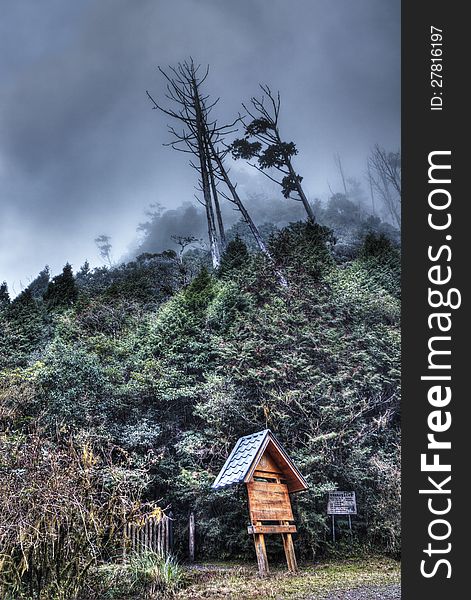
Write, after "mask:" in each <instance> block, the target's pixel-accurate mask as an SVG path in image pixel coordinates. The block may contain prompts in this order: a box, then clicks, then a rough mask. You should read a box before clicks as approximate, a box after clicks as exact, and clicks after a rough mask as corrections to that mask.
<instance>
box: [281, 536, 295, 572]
mask: <svg viewBox="0 0 471 600" xmlns="http://www.w3.org/2000/svg"><path fill="white" fill-rule="evenodd" d="M281 535H282V537H283V546H284V549H285V556H286V562H287V564H288V571H290V572H291V573H296V572H297V570H298V564H297V562H296V554H295V553H294V544H293V536H292V535H291V533H282V534H281Z"/></svg>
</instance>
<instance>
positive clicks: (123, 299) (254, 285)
mask: <svg viewBox="0 0 471 600" xmlns="http://www.w3.org/2000/svg"><path fill="white" fill-rule="evenodd" d="M160 73H161V75H162V76H163V78H164V80H165V83H166V86H167V88H166V89H167V94H166V95H165V96H164V100H165V101H166V102H167V104H165V105H161V104H160V103H159V102H160V99H159V98H157V99H155V98H154V97H153V96H152V95H151V94H150V93H149V92H148V93H147V95H148V98H149V100H150V102H151V105H152V107H153V108H155V109H156V111H157V113H156V114H158V115H162V113H163V114H164V115H165V116H166V118H167V119H170V121H171V123H172V124H171V125H170V127H169V131H170V134H171V138H172V140H171V141H170V143H169V144H167V145H170V146H172V147H174V148H176V149H179V150H183V152H185V153H186V154H190V155H191V158H190V161H191V162H190V164H191V166H192V167H194V170H195V172H196V173H197V187H196V189H197V200H198V201H199V203H200V205H201V206H202V207H203V208H202V209H195V208H194V207H191V206H190V208H189V205H183V206H182V207H181V208H180V209H174V210H165V211H164V210H163V208H162V207H159V206H155V205H154V209H153V210H152V211H150V212H149V213H148V221H147V222H146V223H144V224H142V225H141V226H140V229H141V233H143V237H142V238H141V240H140V242H139V243H138V244H137V245H136V247H135V249H136V248H137V249H138V250H137V251H135V252H134V251H133V252H131V253H130V254H129V256H128V257H127V259H126V260H124V262H122V264H121V265H116V264H114V262H113V260H112V242H111V239H110V236H108V235H106V234H105V233H103V234H102V235H99V237H97V238H96V239H95V242H96V244H97V246H98V249H99V252H100V255H101V257H102V258H103V259H104V262H105V264H106V265H107V266H103V267H98V268H94V269H91V268H90V265H89V264H88V263H85V264H84V265H83V266H82V267H80V268H78V269H77V268H76V270H75V272H74V270H73V268H72V266H71V265H70V264H69V263H67V264H66V265H65V266H64V268H63V271H62V273H60V274H58V275H55V276H53V277H51V273H50V272H49V268H48V267H46V268H45V269H44V270H43V271H41V273H39V275H38V276H37V277H36V278H35V279H34V280H33V281H32V282H31V283H30V284H29V285H28V287H27V288H26V289H24V290H23V291H21V293H20V294H19V295H17V296H16V297H14V298H11V297H10V295H9V292H8V288H7V285H6V284H3V285H2V286H1V287H0V456H1V463H0V470H1V473H0V475H1V476H0V593H1V594H3V596H4V597H5V598H8V599H9V600H12V599H13V598H14V599H15V600H17V599H19V598H23V599H28V600H30V599H31V598H33V597H34V598H38V599H44V598H47V599H48V600H49V599H52V598H57V599H59V598H60V599H62V600H64V599H67V600H71V599H72V598H79V597H81V598H87V599H89V598H97V597H101V596H100V593H101V594H102V595H103V593H104V592H103V591H102V592H99V591H97V590H99V589H101V590H103V588H100V586H102V585H104V583H103V581H104V579H106V578H104V577H103V576H101V579H99V581H98V583H97V584H96V585H95V583H96V582H95V583H94V582H93V581H92V580H93V577H96V576H97V572H98V571H97V568H98V567H99V566H101V567H103V565H105V566H106V565H110V564H112V565H113V564H114V565H115V566H119V565H121V567H120V568H127V567H129V570H128V571H127V572H128V574H129V573H130V572H132V569H133V568H134V567H133V565H136V564H137V565H138V566H137V567H136V570H135V572H136V573H140V574H141V575H142V573H143V572H144V573H146V572H149V570H150V572H151V573H153V574H154V575H155V573H160V571H159V569H163V571H162V572H165V573H166V574H167V575H166V577H167V576H168V577H169V578H170V579H171V577H177V575H176V574H178V566H175V565H174V563H172V560H173V559H169V560H170V562H165V563H162V562H161V559H162V557H161V556H160V557H159V556H157V557H156V556H153V557H151V561H150V567H149V569H147V567H145V564H144V563H145V560H147V558H146V556H145V555H144V557H142V556H137V555H136V556H134V557H131V559H130V560H129V561H126V560H125V561H121V562H120V560H121V559H122V558H123V528H124V527H125V525H126V524H130V523H132V524H136V523H137V524H139V523H141V524H142V523H143V522H144V521H143V520H144V519H146V518H148V517H149V515H151V516H152V518H154V517H155V518H159V517H160V515H161V514H162V511H165V512H166V514H168V513H169V512H170V510H171V511H172V512H173V519H174V524H175V531H174V539H175V545H174V552H175V553H176V554H177V555H178V556H179V557H180V558H184V557H185V548H186V546H187V544H188V535H187V526H188V515H189V514H190V513H191V512H193V513H194V515H195V517H196V523H197V526H196V531H197V539H196V546H197V547H196V554H197V556H198V557H199V559H201V560H208V559H212V558H218V559H234V558H238V559H244V558H248V557H252V555H253V545H252V539H251V537H250V536H249V535H248V534H247V528H246V522H247V511H246V497H245V490H244V489H242V488H236V489H228V490H223V491H214V490H212V489H211V483H212V482H213V481H214V478H215V476H216V474H217V473H218V471H219V469H220V468H221V466H222V464H223V463H224V461H225V459H226V457H227V455H228V453H229V452H230V450H231V448H232V447H233V445H234V443H235V442H236V440H237V439H238V438H239V437H240V436H245V435H248V434H251V433H253V432H256V431H258V430H261V429H267V428H269V429H271V430H272V431H273V432H274V433H275V435H276V436H277V437H278V438H279V439H280V441H281V443H282V444H283V445H284V446H285V447H286V449H287V451H288V452H289V454H290V456H291V457H292V458H293V460H294V462H295V463H296V465H297V466H298V467H299V469H300V471H301V472H302V474H303V475H304V476H305V478H306V480H307V483H308V487H309V489H308V490H307V491H305V492H302V493H299V494H296V495H294V496H293V502H294V510H295V516H296V523H297V526H298V531H299V535H298V537H297V541H296V547H297V553H298V556H299V557H300V558H301V559H304V560H309V561H313V560H314V559H317V558H318V557H321V556H328V555H330V554H332V553H336V552H337V553H339V554H340V555H344V554H345V553H348V552H351V551H352V549H354V550H358V549H359V548H362V549H363V550H366V551H374V552H382V553H387V554H390V555H393V556H397V555H398V553H399V548H400V531H399V526H400V521H399V510H400V444H399V437H400V429H399V418H400V414H399V394H400V328H399V320H400V256H399V249H398V237H399V228H400V155H399V153H394V152H389V153H388V152H386V151H385V150H384V149H383V148H381V147H379V146H376V147H375V148H374V150H373V151H372V153H371V155H370V157H369V158H368V161H367V167H368V179H367V181H368V183H369V187H370V196H371V210H369V208H367V207H368V206H369V201H367V200H365V198H366V195H365V194H364V192H363V190H362V187H361V184H360V183H359V182H358V181H356V180H353V179H348V178H346V177H345V175H344V171H343V167H342V163H341V160H340V157H339V156H338V155H337V156H336V161H337V164H338V168H339V173H340V175H341V179H342V182H343V188H344V193H334V192H332V196H331V197H330V199H329V201H328V202H326V203H324V204H323V203H321V202H320V201H314V202H312V203H311V201H310V200H309V198H308V193H307V191H306V190H305V189H304V183H303V177H302V176H301V175H300V174H298V173H297V171H296V170H295V165H294V162H295V157H296V155H297V154H298V149H297V147H296V145H295V143H294V142H293V141H289V138H288V139H286V138H284V137H282V135H281V133H280V124H279V123H280V110H281V99H280V94H279V93H275V92H272V90H270V88H269V87H268V86H261V91H262V96H260V97H253V98H251V100H250V103H248V104H243V105H242V106H243V108H244V115H243V116H241V115H239V117H238V118H237V119H235V121H233V122H232V123H230V122H229V123H227V124H226V123H225V124H220V123H219V122H218V121H217V119H216V118H215V116H214V115H213V113H212V109H213V108H214V107H215V106H216V104H217V99H216V100H214V101H211V99H210V98H209V96H208V95H207V94H206V92H205V91H204V90H203V87H204V86H203V84H204V83H205V81H206V78H207V76H208V73H209V71H208V70H206V71H205V70H203V69H201V67H200V66H198V65H196V64H195V63H194V62H193V60H191V59H190V60H189V61H187V62H184V63H180V64H178V65H177V66H176V67H169V68H168V69H167V70H166V71H165V70H162V69H161V70H160ZM235 135H241V136H242V137H236V138H234V136H235ZM238 160H246V161H249V162H250V164H251V166H252V167H255V169H256V170H257V171H258V172H259V173H260V176H261V175H266V176H267V177H268V179H269V180H270V181H271V184H272V185H274V186H275V188H276V189H277V190H278V191H279V192H281V196H282V198H278V199H277V200H276V201H277V202H281V203H283V204H280V205H279V206H280V207H282V208H278V206H277V205H276V204H275V201H274V202H273V203H271V199H269V200H268V203H267V206H268V205H269V204H270V209H269V210H268V214H267V209H266V207H265V208H264V207H263V206H262V203H261V202H259V200H256V199H254V197H253V196H251V195H250V193H242V192H240V191H239V188H238V186H237V184H238V182H237V181H236V177H235V176H234V174H233V172H234V169H233V170H232V171H231V168H230V167H231V166H232V167H233V166H234V163H235V161H238ZM235 172H236V174H237V170H235ZM375 202H376V204H375ZM271 204H272V206H271ZM234 211H235V214H236V218H237V219H240V220H238V221H236V222H234V217H232V220H231V219H230V218H229V219H228V218H227V215H228V214H229V213H230V214H233V213H234ZM190 217H191V218H190ZM201 232H203V233H202V235H203V236H204V238H205V239H204V240H203V239H201V237H200V234H201ZM206 234H207V235H206ZM205 240H207V241H205ZM167 242H169V244H168V245H167ZM175 247H176V248H177V250H175ZM169 248H170V249H169ZM172 248H173V249H172ZM65 259H66V257H64V260H65ZM336 489H338V490H348V491H355V492H356V494H357V501H358V516H357V517H355V518H354V519H353V532H352V534H351V535H350V532H348V531H347V530H346V527H345V523H343V524H342V523H340V526H339V531H338V533H339V535H338V538H339V540H338V542H339V543H338V544H337V545H333V544H332V543H331V532H330V527H331V525H330V522H329V520H328V517H327V515H326V500H327V493H328V492H329V491H333V490H336ZM280 547H281V545H280V543H279V542H278V543H276V542H275V543H273V545H271V547H270V549H269V550H270V552H273V553H274V554H276V553H277V551H279V550H280ZM133 561H134V562H133ZM135 561H137V563H136V562H135ZM139 561H141V562H139ZM142 561H144V563H143V562H142ZM156 561H157V562H156ZM159 561H160V562H159ZM143 564H144V566H143ZM123 565H124V567H123ZM139 565H140V566H139ZM146 569H147V570H146ZM172 569H174V571H172ZM171 573H173V575H171ZM141 575H139V577H140V576H141ZM162 577H163V575H162ZM170 579H169V581H170ZM136 581H137V583H136V586H135V587H132V585H134V584H132V585H131V583H129V585H128V586H127V587H128V588H129V589H131V588H132V589H135V590H136V593H137V594H138V595H136V596H135V597H136V598H142V597H143V596H142V594H144V592H145V590H144V587H143V586H142V585H141V580H140V579H139V578H137V579H136V580H135V582H136ZM165 581H166V580H165ZM113 585H114V583H113V584H111V583H110V584H109V586H108V591H109V590H112V588H113ZM162 585H164V584H162ZM97 586H98V587H97ZM130 586H131V587H130ZM165 586H167V587H165ZM165 586H164V587H165V589H166V590H168V589H169V587H168V582H167V583H165ZM124 587H125V588H126V586H124ZM87 589H88V590H89V591H88V592H87V591H86V590H87ZM159 589H160V588H159ZM84 590H85V591H84ZM143 590H144V591H143ZM154 591H155V589H154ZM157 591H158V590H157ZM107 593H108V592H107ZM110 593H112V594H113V593H114V592H110ZM127 593H128V592H127V591H126V594H127ZM145 593H147V592H145ZM80 594H82V596H80ZM139 594H141V595H139ZM103 597H110V598H111V597H113V598H117V597H118V596H116V595H111V596H110V595H107V596H104V595H103ZM120 597H121V596H120ZM124 597H126V598H129V596H128V595H126V596H124ZM146 597H151V596H146ZM152 597H156V596H152Z"/></svg>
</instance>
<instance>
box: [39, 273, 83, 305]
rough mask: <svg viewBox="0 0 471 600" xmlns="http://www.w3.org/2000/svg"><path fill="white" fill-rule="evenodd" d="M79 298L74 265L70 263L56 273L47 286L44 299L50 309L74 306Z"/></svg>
mask: <svg viewBox="0 0 471 600" xmlns="http://www.w3.org/2000/svg"><path fill="white" fill-rule="evenodd" d="M77 298H78V289H77V286H76V283H75V279H74V274H73V272H72V267H71V265H70V264H69V263H67V264H66V265H65V267H64V268H63V269H62V273H61V274H60V275H56V276H55V277H54V278H53V279H52V281H51V282H50V283H49V285H48V286H47V289H46V292H45V294H44V300H45V302H46V304H47V306H48V307H49V308H50V309H53V308H62V307H63V308H67V307H70V306H72V305H73V304H74V303H75V302H76V301H77Z"/></svg>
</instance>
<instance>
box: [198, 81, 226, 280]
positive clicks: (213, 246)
mask: <svg viewBox="0 0 471 600" xmlns="http://www.w3.org/2000/svg"><path fill="white" fill-rule="evenodd" d="M193 94H194V102H195V113H196V138H197V143H198V158H199V161H200V171H201V187H202V188H203V198H204V204H205V208H206V219H207V221H208V237H209V246H210V250H211V258H212V261H213V267H214V268H215V269H217V267H219V265H220V262H221V252H220V248H219V243H218V239H217V234H216V227H215V223H214V211H213V204H212V199H211V189H210V183H209V175H208V167H207V165H208V162H207V158H210V157H207V156H206V152H205V141H204V140H205V123H204V121H203V115H202V111H201V102H200V97H199V91H198V86H197V83H196V81H193Z"/></svg>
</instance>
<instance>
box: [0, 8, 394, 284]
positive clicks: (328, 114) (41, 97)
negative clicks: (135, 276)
mask: <svg viewBox="0 0 471 600" xmlns="http://www.w3.org/2000/svg"><path fill="white" fill-rule="evenodd" d="M2 8H3V11H2V12H3V15H2V22H1V25H0V39H1V40H2V41H1V42H0V43H1V46H2V48H1V49H2V52H1V53H0V68H1V70H2V75H3V77H2V80H3V86H2V90H1V91H0V198H1V200H0V202H1V209H0V244H1V246H0V279H2V278H4V277H6V278H7V279H8V280H9V281H11V282H13V281H16V282H17V283H16V286H17V288H18V287H19V281H20V280H22V281H23V283H26V282H27V277H28V276H34V275H35V273H36V272H37V271H39V269H40V268H41V267H42V266H43V265H44V264H45V263H49V264H50V265H51V267H52V270H53V271H57V270H58V269H59V268H60V266H61V265H62V264H63V263H64V262H65V261H66V260H71V261H72V262H73V263H74V266H76V267H78V266H79V263H80V262H83V260H84V259H85V258H87V257H88V258H89V259H90V260H91V261H92V262H96V260H97V259H96V250H95V248H94V245H93V238H94V237H96V236H97V235H98V234H100V233H109V234H111V235H112V236H113V240H114V244H115V249H114V255H115V256H116V255H119V254H120V253H122V252H124V251H125V249H126V246H127V244H129V243H130V242H131V241H132V239H133V232H134V229H135V227H136V225H137V223H138V222H139V221H141V220H142V214H143V210H144V208H145V207H146V206H148V205H149V204H150V203H152V202H160V203H161V204H163V205H165V206H169V207H175V206H178V205H179V204H181V203H182V202H187V201H191V199H192V197H193V193H194V190H193V185H194V173H193V172H192V170H191V169H189V168H188V167H187V164H186V157H185V155H181V154H179V153H175V152H172V151H171V150H169V149H168V148H164V147H162V145H161V144H162V142H164V141H167V140H168V134H167V132H166V122H165V119H164V118H162V116H161V115H158V114H157V113H156V112H155V111H152V110H151V109H150V106H149V103H148V101H147V99H146V97H145V90H146V89H150V90H152V92H153V93H154V94H155V95H156V96H159V97H161V96H162V89H163V86H162V81H161V80H160V78H159V77H158V76H157V73H156V70H155V67H156V66H157V65H158V64H161V65H166V64H174V63H175V62H176V61H179V60H183V59H185V58H186V57H187V56H189V55H192V56H194V57H195V59H197V60H198V61H200V62H202V63H210V64H211V69H212V71H211V78H210V80H209V81H208V88H209V91H210V92H211V93H212V94H213V95H214V96H222V100H221V105H220V108H219V112H220V117H221V118H222V119H226V118H227V119H229V118H231V117H232V116H233V115H234V114H236V113H237V111H238V110H239V108H240V102H241V101H242V100H247V99H248V98H249V97H250V96H251V95H252V94H253V93H254V92H256V89H257V85H258V82H259V81H264V82H265V81H266V82H268V83H270V84H271V85H272V87H273V88H275V89H277V88H279V89H280V90H281V91H282V98H283V131H285V132H286V135H287V137H289V138H292V139H294V140H296V142H297V145H298V147H299V150H300V155H299V157H298V161H297V165H298V167H299V170H300V171H301V172H302V173H303V175H304V177H305V182H306V187H307V189H308V191H309V193H310V195H311V197H312V198H314V197H315V196H323V195H325V194H326V193H327V192H328V187H327V180H329V181H330V182H332V181H333V180H335V178H336V177H337V174H336V173H335V169H334V165H333V160H332V156H333V153H334V152H337V151H338V152H340V153H341V154H342V159H343V161H344V166H345V168H346V170H347V171H348V172H349V173H351V174H355V175H361V173H362V171H363V170H364V162H365V158H366V154H367V153H368V150H369V148H370V147H371V146H372V145H373V144H374V143H375V142H380V143H382V144H383V145H385V146H388V147H397V146H398V145H399V92H400V90H399V1H397V0H384V1H382V2H378V1H377V0H357V1H356V2H351V0H298V1H296V2H286V1H285V0H271V1H269V2H268V1H266V0H242V1H240V2H232V1H230V0H179V1H173V2H170V1H165V2H164V1H156V0H100V1H99V2H97V1H96V0H95V1H92V0H88V1H87V0H82V1H81V2H63V0H61V1H59V0H49V1H45V2H41V3H39V2H37V1H35V0H34V1H33V0H31V1H29V2H28V1H23V2H21V3H19V2H13V1H11V0H10V1H9V2H6V3H4V5H3V7H2ZM239 168H243V167H242V166H240V167H239V166H237V168H236V169H235V170H234V173H236V172H237V170H238V169H239ZM244 173H245V172H244ZM247 177H248V175H247V174H246V173H245V179H247ZM335 183H336V182H335V181H334V184H335ZM257 185H258V184H257Z"/></svg>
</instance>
